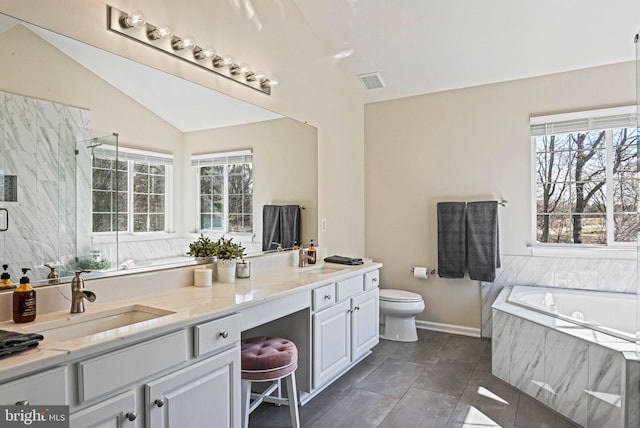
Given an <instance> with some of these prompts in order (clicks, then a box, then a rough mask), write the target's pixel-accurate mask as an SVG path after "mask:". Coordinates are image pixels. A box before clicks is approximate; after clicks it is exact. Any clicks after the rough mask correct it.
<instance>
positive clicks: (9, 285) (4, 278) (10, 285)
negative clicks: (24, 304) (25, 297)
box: [0, 265, 16, 290]
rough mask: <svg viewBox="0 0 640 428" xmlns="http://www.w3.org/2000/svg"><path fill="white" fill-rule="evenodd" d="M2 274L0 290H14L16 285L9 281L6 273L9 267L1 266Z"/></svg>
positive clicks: (9, 277) (9, 276)
mask: <svg viewBox="0 0 640 428" xmlns="http://www.w3.org/2000/svg"><path fill="white" fill-rule="evenodd" d="M2 268H3V269H4V272H2V276H1V277H0V290H7V289H9V288H16V285H15V284H14V283H13V281H11V275H9V272H7V269H8V268H9V265H2Z"/></svg>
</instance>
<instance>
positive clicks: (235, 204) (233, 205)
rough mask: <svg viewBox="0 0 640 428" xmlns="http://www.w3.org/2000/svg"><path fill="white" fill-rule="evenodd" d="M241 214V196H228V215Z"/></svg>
mask: <svg viewBox="0 0 640 428" xmlns="http://www.w3.org/2000/svg"><path fill="white" fill-rule="evenodd" d="M241 212H242V196H229V214H231V213H241Z"/></svg>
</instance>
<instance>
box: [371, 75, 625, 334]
mask: <svg viewBox="0 0 640 428" xmlns="http://www.w3.org/2000/svg"><path fill="white" fill-rule="evenodd" d="M634 76H635V74H634V64H633V63H625V64H618V65H613V66H607V67H598V68H593V69H586V70H581V71H575V72H570V73H562V74H557V75H551V76H544V77H539V78H532V79H526V80H517V81H512V82H505V83H499V84H493V85H486V86H479V87H473V88H468V89H461V90H455V91H447V92H441V93H436V94H430V95H422V96H416V97H411V98H404V99H398V100H393V101H387V102H380V103H373V104H368V105H366V107H365V142H366V143H365V183H366V189H365V213H366V216H365V242H366V253H367V255H368V256H370V257H373V258H374V259H375V260H377V261H380V262H382V263H384V269H383V270H382V280H381V284H382V286H383V287H386V288H400V289H405V290H409V291H414V292H417V293H420V294H422V296H423V297H424V300H425V303H426V306H427V308H426V310H425V312H424V313H423V314H422V315H421V316H419V319H421V320H424V321H429V322H437V323H444V324H452V325H459V326H467V327H473V328H479V327H480V291H479V282H477V281H471V280H469V279H464V280H451V279H449V280H447V279H440V278H439V277H437V275H436V276H432V277H431V278H429V279H427V280H419V279H415V278H413V277H412V276H411V272H410V269H411V267H412V266H428V267H433V268H436V267H437V263H438V258H437V227H436V203H437V202H439V201H471V200H485V199H507V200H508V201H509V206H508V207H507V208H500V211H499V215H500V236H501V239H500V243H501V250H502V253H503V254H512V255H523V254H528V249H527V244H529V243H531V235H532V232H531V222H532V215H531V209H532V203H531V178H530V176H531V157H530V153H531V146H530V137H529V117H530V116H535V115H541V114H552V113H561V112H568V111H578V110H589V109H597V108H604V107H613V106H621V105H630V104H633V103H635V80H634Z"/></svg>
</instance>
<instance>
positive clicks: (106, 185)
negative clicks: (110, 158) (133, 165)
mask: <svg viewBox="0 0 640 428" xmlns="http://www.w3.org/2000/svg"><path fill="white" fill-rule="evenodd" d="M93 188H94V189H97V190H111V171H109V170H108V169H94V170H93Z"/></svg>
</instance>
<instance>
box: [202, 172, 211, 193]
mask: <svg viewBox="0 0 640 428" xmlns="http://www.w3.org/2000/svg"><path fill="white" fill-rule="evenodd" d="M212 192H213V185H212V178H211V177H210V176H201V177H200V194H202V195H210V194H211V193H212Z"/></svg>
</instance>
